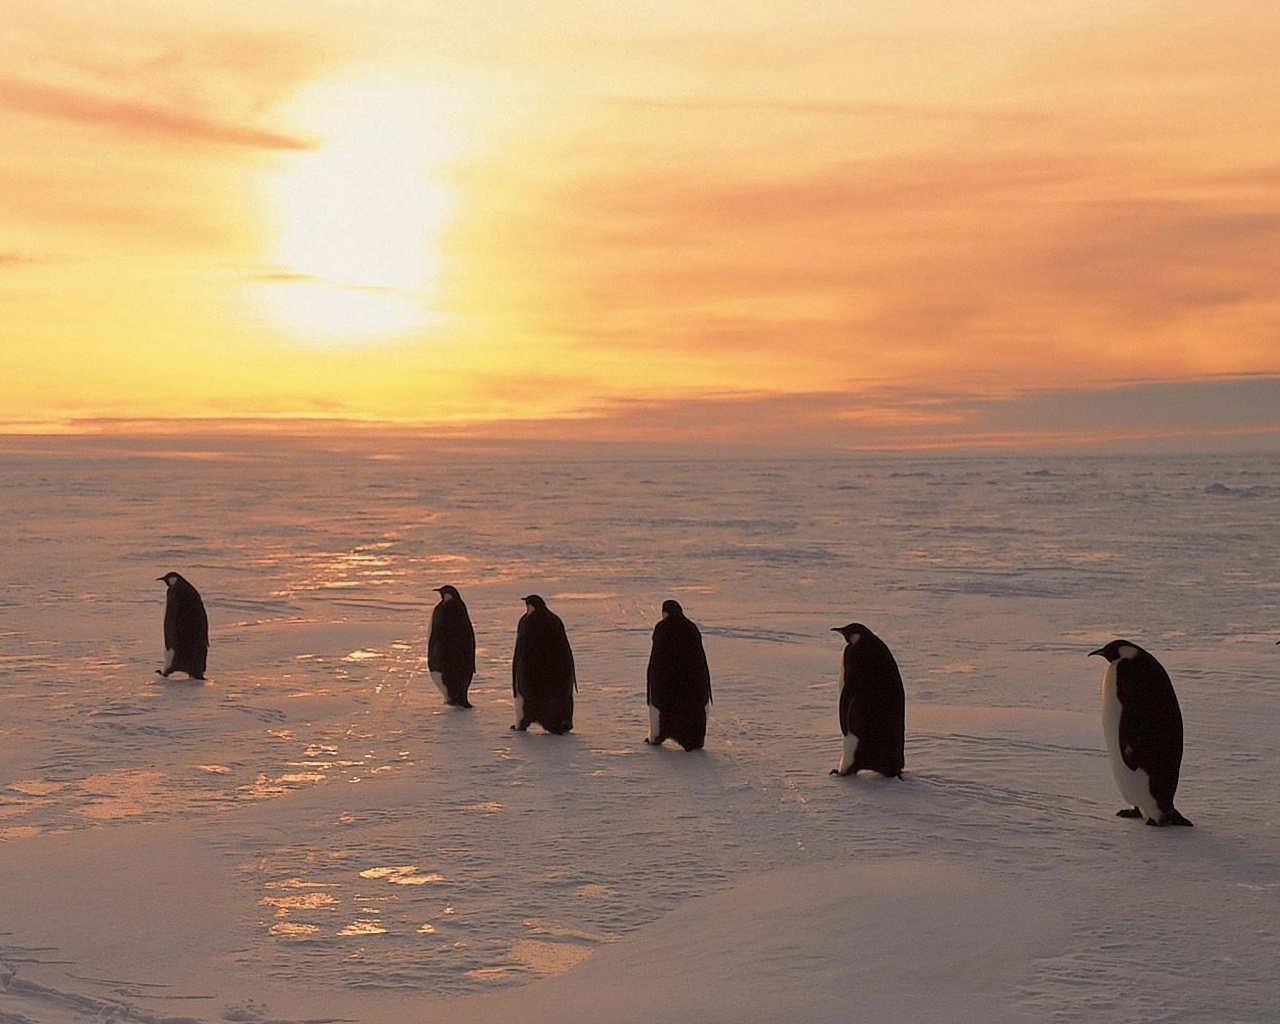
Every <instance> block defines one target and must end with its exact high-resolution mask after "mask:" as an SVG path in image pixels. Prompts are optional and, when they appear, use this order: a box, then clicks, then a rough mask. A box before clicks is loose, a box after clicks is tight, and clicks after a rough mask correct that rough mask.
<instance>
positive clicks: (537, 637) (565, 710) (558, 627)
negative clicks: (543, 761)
mask: <svg viewBox="0 0 1280 1024" xmlns="http://www.w3.org/2000/svg"><path fill="white" fill-rule="evenodd" d="M524 603H525V605H526V607H527V611H526V612H525V613H524V615H522V616H521V617H520V622H519V624H518V625H517V626H516V649H515V653H514V655H513V656H512V658H511V692H512V695H513V697H514V698H515V706H516V721H515V724H514V725H512V728H513V729H516V730H518V731H520V732H524V731H525V730H526V729H528V728H529V726H530V725H532V724H533V723H535V722H537V723H538V724H539V725H541V726H542V727H543V728H544V729H546V730H547V732H552V733H566V732H569V731H570V730H571V729H573V693H574V690H576V689H577V685H578V681H577V673H576V670H575V668H574V663H573V649H572V648H571V647H570V646H569V636H568V634H567V633H566V632H565V628H564V623H563V622H562V621H561V619H560V616H558V615H557V614H556V613H555V612H553V611H552V610H551V609H550V608H548V607H547V603H546V602H545V601H544V600H543V599H542V598H541V597H539V596H538V595H537V594H530V595H529V596H528V597H526V598H525V599H524Z"/></svg>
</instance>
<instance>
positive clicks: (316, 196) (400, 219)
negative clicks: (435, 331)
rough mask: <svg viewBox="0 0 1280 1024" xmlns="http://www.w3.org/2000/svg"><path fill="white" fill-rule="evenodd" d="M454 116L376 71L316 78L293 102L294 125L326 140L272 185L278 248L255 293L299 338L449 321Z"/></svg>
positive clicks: (337, 340) (363, 336)
mask: <svg viewBox="0 0 1280 1024" xmlns="http://www.w3.org/2000/svg"><path fill="white" fill-rule="evenodd" d="M447 114H448V110H447V103H446V102H445V98H444V96H443V95H442V94H441V93H440V92H438V91H436V90H433V89H431V88H430V87H429V86H427V85H424V84H421V83H415V82H412V81H409V80H405V79H395V78H386V77H372V76H362V77H359V78H350V77H348V78H344V79H342V80H336V81H330V82H325V83H321V84H317V85H313V86H312V87H310V88H308V89H307V90H305V91H304V92H303V93H302V94H301V95H299V96H298V97H296V98H295V100H294V102H293V103H291V104H290V107H289V109H288V110H287V111H286V112H285V116H286V118H287V120H288V123H289V124H290V125H292V126H295V128H294V130H296V131H298V132H299V133H302V134H304V135H305V136H306V137H307V138H310V139H314V140H315V141H316V146H315V148H313V149H310V150H306V151H303V152H299V153H296V154H290V155H289V156H288V157H285V158H284V163H283V164H282V165H281V167H280V168H279V169H278V170H277V171H276V173H274V174H273V175H272V177H271V178H270V180H269V182H268V184H267V194H268V204H269V213H268V216H269V219H270V221H271V223H272V236H273V239H274V243H273V251H272V253H271V256H270V263H271V269H270V270H269V271H268V272H267V273H264V274H261V275H259V280H258V281H257V282H256V285H255V289H256V291H257V293H258V294H257V298H258V300H259V301H260V302H261V303H263V304H264V305H265V306H266V309H267V310H268V312H269V314H270V316H271V318H272V319H273V320H274V321H276V322H277V323H278V324H280V325H281V326H282V327H284V328H285V329H286V330H287V331H288V332H289V333H290V334H291V335H292V336H294V337H297V338H299V339H300V340H302V341H304V342H308V343H313V344H322V345H333V344H339V345H340V344H345V343H351V342H361V341H371V340H373V341H376V340H381V339H385V338H388V337H393V336H399V335H404V334H406V333H409V332H412V331H414V330H416V329H420V328H422V327H424V326H427V325H429V324H431V323H433V322H435V321H437V320H439V319H440V317H439V314H438V313H435V312H433V309H432V301H433V299H435V298H436V296H435V294H434V289H435V286H436V284H437V281H438V277H439V271H440V263H441V255H440V235H441V231H442V229H443V226H444V224H445V220H446V217H447V214H448V212H449V203H450V196H449V192H448V190H447V188H446V187H445V185H444V184H443V183H442V181H441V180H440V176H439V175H440V171H441V168H442V166H443V164H444V163H445V161H446V159H447V157H448V155H449V152H450V149H451V146H452V142H451V139H450V137H449V134H448V132H447V127H448V121H447Z"/></svg>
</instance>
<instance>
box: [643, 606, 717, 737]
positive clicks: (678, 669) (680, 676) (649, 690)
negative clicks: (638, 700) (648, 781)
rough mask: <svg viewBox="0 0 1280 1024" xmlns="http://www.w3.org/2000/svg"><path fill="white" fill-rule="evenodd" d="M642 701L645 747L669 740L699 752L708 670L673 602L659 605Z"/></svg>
mask: <svg viewBox="0 0 1280 1024" xmlns="http://www.w3.org/2000/svg"><path fill="white" fill-rule="evenodd" d="M645 695H646V700H647V701H648V704H649V709H650V711H649V719H650V725H649V736H648V737H647V738H646V739H645V742H646V743H651V744H654V745H660V744H661V743H662V742H663V741H664V740H666V739H668V738H670V739H673V740H675V741H676V742H677V743H679V744H680V745H681V746H682V747H684V749H685V750H699V749H701V748H702V747H703V746H704V744H705V742H706V735H707V705H708V704H710V703H711V669H710V668H709V667H708V665H707V655H706V651H705V650H704V649H703V646H702V634H701V633H700V632H699V630H698V627H697V626H696V625H695V624H694V623H693V622H692V621H690V620H689V619H688V618H686V616H685V614H684V609H683V608H681V607H680V604H679V602H677V601H670V600H668V601H664V602H663V603H662V618H661V619H660V620H659V621H658V624H657V625H656V626H654V627H653V646H652V649H651V650H650V653H649V667H648V670H647V673H646V686H645Z"/></svg>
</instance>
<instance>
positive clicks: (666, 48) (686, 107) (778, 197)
mask: <svg viewBox="0 0 1280 1024" xmlns="http://www.w3.org/2000/svg"><path fill="white" fill-rule="evenodd" d="M1041 8H1043V9H1041ZM1277 53H1280V18H1278V17H1277V16H1276V12H1275V8H1274V2H1273V0H1267V2H1237V0H1224V2H1223V3H1219V4H1214V5H1206V4H1203V3H1189V2H1188V3H1184V2H1162V3H1158V4H1157V3H1145V2H1141V3H1122V4H1098V3H1096V2H1094V0H1090V2H1087V3H1085V2H1062V3H1054V4H1044V5H1034V4H1027V3H1025V2H1023V0H1018V2H1003V0H992V2H977V0H973V2H964V0H960V2H942V0H919V2H904V0H892V2H891V0H884V2H858V3H850V2H848V0H841V2H832V3H825V2H818V0H810V2H808V3H805V4H799V3H768V2H761V0H751V2H741V3H724V2H716V0H708V2H706V3H702V4H686V3H675V2H657V0H655V2H653V3H645V4H634V3H610V2H607V0H580V2H554V0H541V2H533V0H500V2H491V0H468V2H467V3H465V4H463V3H456V4H452V3H435V2H432V3H425V2H414V0H394V2H393V0H385V2H376V0H364V2H361V3H358V4H356V3H352V2H350V0H307V2H302V0H244V2H240V0H183V2H182V3H180V4H178V3H173V2H172V0H127V2H120V0H111V2H108V0H100V2H88V0H59V2H57V3H48V2H47V0H17V2H14V0H9V2H8V3H6V5H5V32H4V33H3V34H2V35H0V68H2V69H3V71H0V331H2V332H3V335H2V336H0V429H21V430H30V429H67V428H68V427H70V428H73V429H100V428H101V427H102V426H103V424H106V425H108V426H110V425H113V424H114V425H117V426H118V425H119V424H120V421H140V420H146V421H155V420H157V419H164V418H168V417H181V418H202V419H207V418H223V417H234V418H251V419H252V418H261V417H272V418H277V417H307V418H325V419H333V418H337V419H345V418H353V419H361V420H386V421H393V422H397V423H422V424H426V425H428V426H430V427H431V428H432V429H433V430H438V431H440V432H444V433H449V434H458V433H461V434H499V435H512V436H524V437H548V438H555V437H571V438H574V439H576V440H581V439H583V438H584V437H602V438H622V439H643V440H685V439H692V440H710V441H745V442H759V443H770V442H774V441H778V442H787V443H797V442H803V443H808V444H831V445H848V446H854V447H859V446H871V447H878V446H885V445H897V444H904V445H911V446H915V445H938V444H942V445H947V444H972V443H979V444H980V443H994V442H999V443H1027V444H1037V443H1054V444H1057V443H1066V442H1072V441H1075V442H1095V441H1106V440H1109V439H1114V438H1118V437H1119V438H1144V437H1145V438H1150V437H1165V438H1173V439H1175V440H1176V439H1178V438H1184V437H1188V438H1201V439H1203V438H1206V437H1208V438H1232V437H1244V438H1249V439H1251V441H1250V443H1254V444H1256V443H1259V439H1262V441H1261V442H1260V443H1264V444H1275V443H1276V441H1277V440H1280V411H1277V410H1280V337H1278V333H1280V332H1278V331H1277V325H1278V324H1280V198H1278V197H1280V70H1278V67H1280V62H1278V61H1277V60H1276V59H1275V54H1277Z"/></svg>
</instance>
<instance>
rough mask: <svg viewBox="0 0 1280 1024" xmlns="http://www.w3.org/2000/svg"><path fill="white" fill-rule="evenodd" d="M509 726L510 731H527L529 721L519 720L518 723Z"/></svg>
mask: <svg viewBox="0 0 1280 1024" xmlns="http://www.w3.org/2000/svg"><path fill="white" fill-rule="evenodd" d="M509 728H510V729H511V731H512V732H528V731H529V723H528V722H521V723H520V724H519V725H513V726H510V727H509Z"/></svg>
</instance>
